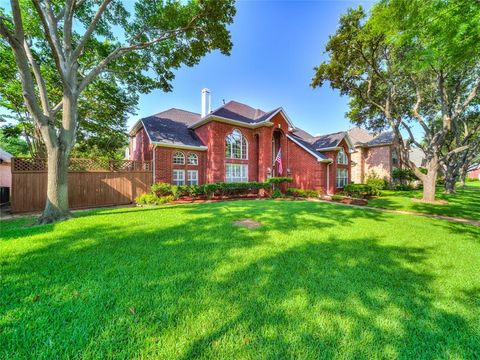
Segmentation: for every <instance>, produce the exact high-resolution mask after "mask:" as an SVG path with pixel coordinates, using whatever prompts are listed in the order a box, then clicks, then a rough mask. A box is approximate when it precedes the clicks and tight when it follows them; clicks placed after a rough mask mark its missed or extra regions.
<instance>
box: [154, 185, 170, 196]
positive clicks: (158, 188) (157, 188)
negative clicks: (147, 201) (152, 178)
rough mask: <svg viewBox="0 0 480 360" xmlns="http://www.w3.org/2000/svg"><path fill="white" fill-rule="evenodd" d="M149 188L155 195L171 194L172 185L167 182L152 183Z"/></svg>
mask: <svg viewBox="0 0 480 360" xmlns="http://www.w3.org/2000/svg"><path fill="white" fill-rule="evenodd" d="M150 190H151V191H152V193H154V194H155V195H157V196H169V195H173V189H172V185H170V184H167V183H154V184H152V186H151V187H150Z"/></svg>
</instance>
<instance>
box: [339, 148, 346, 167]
mask: <svg viewBox="0 0 480 360" xmlns="http://www.w3.org/2000/svg"><path fill="white" fill-rule="evenodd" d="M337 164H340V165H348V157H347V154H345V151H343V149H341V150H340V151H339V152H338V154H337Z"/></svg>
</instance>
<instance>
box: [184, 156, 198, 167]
mask: <svg viewBox="0 0 480 360" xmlns="http://www.w3.org/2000/svg"><path fill="white" fill-rule="evenodd" d="M187 164H188V165H198V155H197V154H188V158H187Z"/></svg>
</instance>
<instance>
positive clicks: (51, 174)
mask: <svg viewBox="0 0 480 360" xmlns="http://www.w3.org/2000/svg"><path fill="white" fill-rule="evenodd" d="M62 105H63V114H62V128H61V130H60V132H59V134H58V142H57V144H56V145H52V146H48V145H47V153H48V182H47V202H46V204H45V209H44V210H43V214H42V216H40V218H39V219H38V222H39V223H40V224H48V223H52V222H55V221H59V220H65V219H68V218H70V217H71V216H72V215H71V213H70V210H69V206H68V164H69V159H70V151H71V149H72V145H73V143H74V139H75V130H76V129H75V124H76V121H77V98H76V96H75V95H74V94H73V93H72V92H71V90H70V89H65V88H64V95H63V104H62Z"/></svg>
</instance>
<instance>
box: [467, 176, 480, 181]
mask: <svg viewBox="0 0 480 360" xmlns="http://www.w3.org/2000/svg"><path fill="white" fill-rule="evenodd" d="M465 181H467V182H474V181H480V179H479V178H472V177H468V178H466V179H465Z"/></svg>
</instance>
